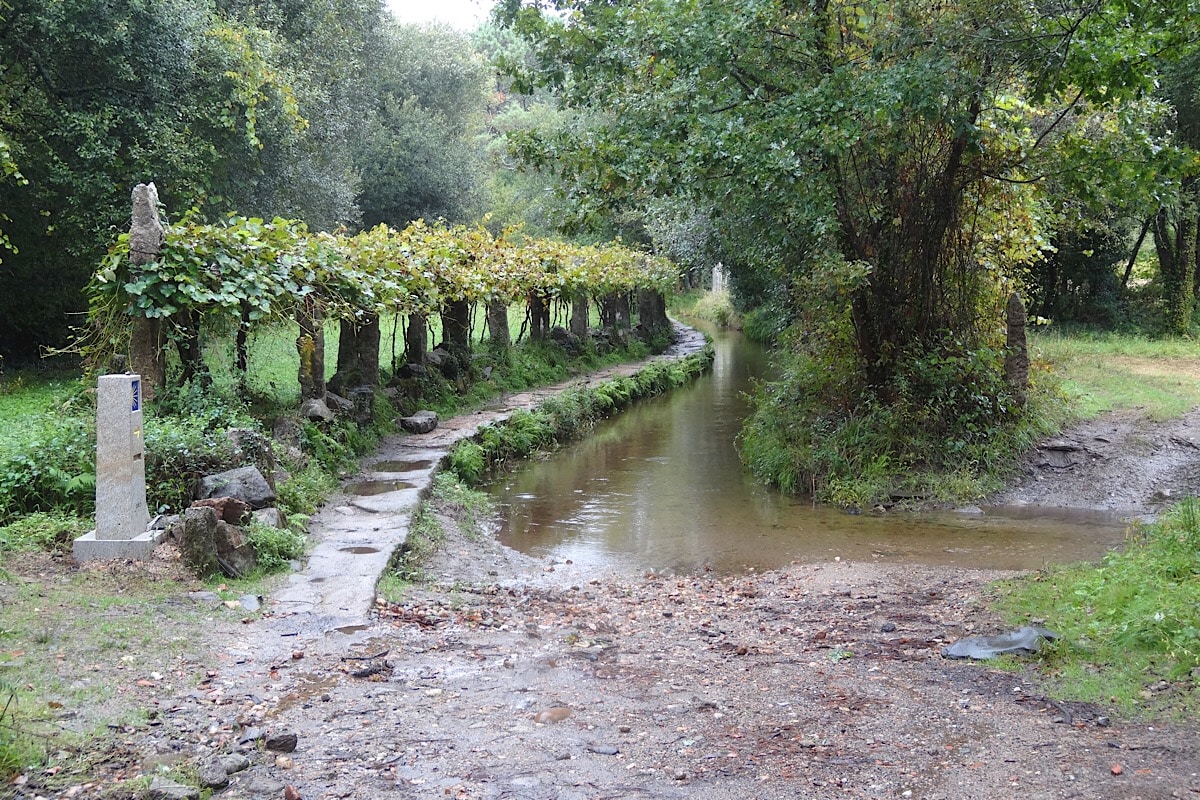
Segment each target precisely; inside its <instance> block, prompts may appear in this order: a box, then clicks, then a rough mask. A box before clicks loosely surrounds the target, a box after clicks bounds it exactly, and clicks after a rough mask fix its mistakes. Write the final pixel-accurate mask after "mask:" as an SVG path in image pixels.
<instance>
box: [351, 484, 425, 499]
mask: <svg viewBox="0 0 1200 800" xmlns="http://www.w3.org/2000/svg"><path fill="white" fill-rule="evenodd" d="M414 485H415V484H412V483H409V482H408V481H359V482H358V483H352V484H350V485H349V486H347V487H346V494H356V495H359V496H363V495H374V494H387V493H388V492H398V491H400V490H401V489H411V488H413V486H414Z"/></svg>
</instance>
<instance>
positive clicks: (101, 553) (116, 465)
mask: <svg viewBox="0 0 1200 800" xmlns="http://www.w3.org/2000/svg"><path fill="white" fill-rule="evenodd" d="M141 389H142V386H141V377H140V376H138V375H101V376H100V380H99V383H98V386H97V392H96V530H94V531H92V532H91V533H88V534H85V535H84V536H81V537H79V538H78V539H76V540H75V547H74V553H75V558H77V559H79V560H80V561H88V560H91V559H99V558H133V559H144V558H146V557H147V556H149V555H150V552H151V551H152V550H153V549H154V545H155V544H157V543H158V537H159V536H160V535H161V534H162V532H161V531H148V530H146V526H147V525H148V524H149V522H150V513H149V511H148V510H147V508H146V461H145V452H146V449H145V442H144V437H143V435H142V391H141Z"/></svg>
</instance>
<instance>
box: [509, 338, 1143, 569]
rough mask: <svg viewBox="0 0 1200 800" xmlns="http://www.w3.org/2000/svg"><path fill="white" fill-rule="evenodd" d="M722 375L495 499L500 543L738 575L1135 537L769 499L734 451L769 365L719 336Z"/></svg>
mask: <svg viewBox="0 0 1200 800" xmlns="http://www.w3.org/2000/svg"><path fill="white" fill-rule="evenodd" d="M716 343H717V354H716V361H715V362H714V364H713V370H712V372H711V374H709V375H706V376H704V377H702V378H700V379H699V380H698V381H696V382H695V383H694V384H693V385H691V386H689V387H686V388H684V389H681V390H678V391H676V392H674V393H672V394H671V395H669V396H667V397H662V398H657V399H654V400H649V401H646V402H643V403H641V404H639V405H637V406H635V407H634V408H633V409H631V410H629V411H626V412H625V413H623V414H622V415H620V416H619V417H617V418H615V419H613V420H609V421H607V422H605V423H603V424H602V425H600V426H599V428H598V429H597V430H596V432H595V433H594V434H593V435H592V436H589V437H588V438H587V439H585V440H583V441H580V442H578V443H574V444H572V445H568V446H566V447H564V448H563V449H562V450H560V451H559V452H557V453H555V454H553V455H552V456H550V457H549V458H547V459H545V460H542V461H535V462H531V463H529V464H526V465H523V466H522V467H520V468H518V470H517V471H516V472H514V473H511V474H509V475H506V476H504V477H503V478H502V479H501V480H500V481H499V482H498V483H497V484H496V485H495V486H493V487H491V489H490V490H489V491H490V492H491V494H492V495H493V497H494V499H495V500H496V501H497V503H498V504H499V506H500V508H501V512H502V518H503V521H502V526H503V529H502V531H501V538H502V540H503V541H504V542H505V543H506V544H508V545H510V546H512V547H515V548H517V549H518V550H521V551H524V552H527V553H531V554H534V555H553V556H554V557H557V558H563V559H571V560H573V561H574V562H575V563H577V564H587V565H592V566H596V567H600V568H615V569H620V570H627V571H635V570H642V569H647V568H653V569H667V570H673V571H677V572H692V571H696V570H699V569H712V570H714V571H717V572H722V573H729V572H737V571H742V570H745V569H748V568H751V567H753V568H756V569H770V568H774V567H778V566H782V565H785V564H787V563H789V562H791V561H802V562H813V561H825V560H830V559H832V558H834V557H839V556H840V557H841V558H843V559H853V560H876V561H894V562H905V563H922V564H943V565H946V564H949V565H960V566H964V567H989V568H997V569H1028V568H1036V567H1041V566H1044V565H1046V564H1049V563H1062V562H1071V561H1080V560H1089V559H1096V558H1099V557H1100V556H1101V555H1102V554H1103V553H1104V552H1105V551H1106V550H1108V549H1110V548H1111V547H1113V546H1115V545H1117V544H1119V543H1120V542H1121V541H1122V538H1123V535H1124V526H1123V525H1122V524H1121V523H1120V522H1119V521H1118V520H1115V519H1113V518H1111V517H1108V516H1106V515H1101V514H1096V513H1091V512H1080V511H1074V510H1062V511H1054V512H1047V511H1039V512H1038V513H1036V514H1032V515H1031V514H1029V513H1028V510H1016V511H1013V510H1005V509H989V510H988V511H987V513H984V514H978V515H961V514H949V513H942V514H923V515H907V514H889V515H882V516H872V515H862V516H851V515H849V514H846V513H844V512H842V511H839V510H835V509H828V508H814V507H813V506H811V505H810V504H808V503H806V502H803V501H799V500H797V499H796V498H790V497H785V496H782V495H780V494H779V493H777V492H774V491H771V490H768V489H765V488H763V487H761V486H759V485H757V484H755V483H754V482H753V481H751V480H750V478H749V477H748V476H747V475H746V474H745V472H744V471H743V469H742V465H741V463H740V461H739V460H738V456H737V451H736V449H735V447H734V437H735V436H736V435H737V432H738V431H739V430H740V429H741V424H742V419H743V418H744V417H745V414H746V411H747V406H746V399H745V393H746V392H747V391H749V389H750V381H751V378H753V377H758V376H762V375H763V374H764V373H765V371H766V369H767V360H766V354H765V353H764V352H763V350H762V349H761V348H759V347H756V346H755V345H753V344H751V343H748V342H746V341H745V340H744V339H742V338H741V337H740V336H739V335H737V334H730V333H723V334H718V335H717V336H716Z"/></svg>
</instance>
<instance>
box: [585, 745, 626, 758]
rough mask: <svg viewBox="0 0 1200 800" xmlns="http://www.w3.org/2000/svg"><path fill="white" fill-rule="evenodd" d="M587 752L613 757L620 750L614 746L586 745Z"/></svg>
mask: <svg viewBox="0 0 1200 800" xmlns="http://www.w3.org/2000/svg"><path fill="white" fill-rule="evenodd" d="M588 751H589V752H592V753H595V754H596V755H600V756H615V755H616V754H617V753H619V752H621V749H620V748H619V747H617V746H616V745H614V744H593V745H588Z"/></svg>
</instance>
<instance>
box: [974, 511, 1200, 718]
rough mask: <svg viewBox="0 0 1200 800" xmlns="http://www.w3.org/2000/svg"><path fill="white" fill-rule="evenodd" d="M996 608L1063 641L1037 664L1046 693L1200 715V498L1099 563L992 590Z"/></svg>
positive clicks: (1133, 710)
mask: <svg viewBox="0 0 1200 800" xmlns="http://www.w3.org/2000/svg"><path fill="white" fill-rule="evenodd" d="M994 589H995V592H996V597H995V599H994V602H993V606H994V607H995V608H996V609H997V610H998V611H999V612H1000V613H1001V614H1002V615H1004V616H1005V617H1006V618H1008V619H1009V620H1010V621H1011V622H1012V623H1013V624H1014V625H1016V624H1030V623H1036V624H1041V625H1044V626H1045V627H1048V628H1050V629H1051V630H1053V631H1055V632H1056V633H1058V634H1059V635H1060V636H1061V637H1062V638H1061V639H1060V640H1059V641H1057V642H1055V643H1053V644H1052V645H1051V646H1049V647H1048V648H1046V650H1045V651H1044V653H1043V654H1042V656H1041V664H1042V666H1043V669H1044V671H1045V673H1046V675H1047V680H1048V683H1049V689H1050V690H1051V691H1052V692H1053V693H1054V694H1055V695H1056V696H1059V697H1062V698H1064V699H1069V700H1081V701H1086V702H1094V703H1103V704H1108V705H1112V706H1114V707H1116V708H1118V709H1120V710H1121V711H1122V712H1124V713H1126V714H1130V715H1143V714H1156V715H1157V714H1166V715H1168V716H1171V717H1176V718H1180V719H1183V718H1194V715H1195V714H1196V713H1197V712H1200V693H1197V691H1196V688H1197V687H1196V681H1197V677H1198V676H1200V500H1197V499H1189V500H1186V501H1184V502H1183V503H1181V504H1180V505H1179V506H1177V507H1176V508H1175V509H1174V510H1173V511H1172V512H1171V513H1170V514H1168V515H1166V516H1165V517H1164V518H1163V519H1162V520H1161V521H1160V522H1159V523H1158V524H1155V525H1149V526H1144V527H1135V528H1134V529H1132V531H1131V533H1130V536H1129V541H1128V542H1127V544H1126V546H1125V548H1124V549H1123V550H1121V551H1119V552H1114V553H1111V554H1109V555H1108V556H1107V557H1106V558H1105V559H1104V561H1103V562H1102V563H1101V564H1099V565H1092V564H1077V565H1072V566H1065V567H1059V568H1055V569H1051V570H1048V571H1044V572H1040V573H1037V574H1035V575H1034V576H1032V577H1028V578H1020V579H1016V580H1013V581H1008V582H1003V583H1000V584H997V585H996V586H995V587H994Z"/></svg>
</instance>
